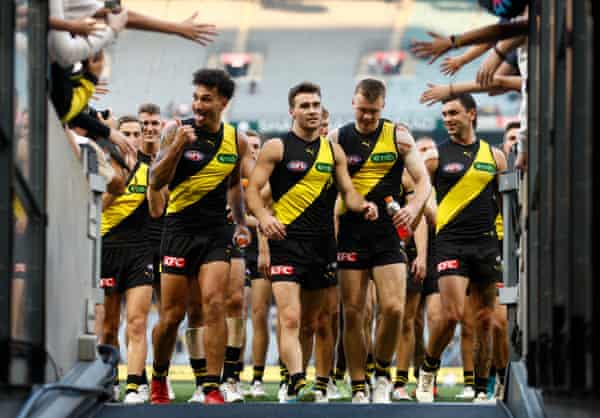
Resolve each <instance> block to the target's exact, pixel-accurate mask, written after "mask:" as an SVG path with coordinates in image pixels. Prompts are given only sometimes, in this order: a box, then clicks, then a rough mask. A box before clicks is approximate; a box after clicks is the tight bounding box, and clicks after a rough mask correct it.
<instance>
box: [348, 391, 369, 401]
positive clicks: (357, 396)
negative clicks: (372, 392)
mask: <svg viewBox="0 0 600 418" xmlns="http://www.w3.org/2000/svg"><path fill="white" fill-rule="evenodd" d="M352 403H369V397H368V396H367V394H366V393H365V392H363V391H360V392H356V393H355V394H354V396H353V397H352Z"/></svg>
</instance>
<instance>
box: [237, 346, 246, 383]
mask: <svg viewBox="0 0 600 418" xmlns="http://www.w3.org/2000/svg"><path fill="white" fill-rule="evenodd" d="M240 354H241V348H240ZM243 371H244V362H243V361H241V360H238V362H237V366H236V368H235V381H236V382H238V383H239V381H240V375H241V374H242V372H243Z"/></svg>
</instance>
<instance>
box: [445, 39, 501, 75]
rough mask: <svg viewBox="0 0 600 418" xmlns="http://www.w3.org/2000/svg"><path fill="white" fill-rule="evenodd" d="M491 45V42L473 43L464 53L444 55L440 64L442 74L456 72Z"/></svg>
mask: <svg viewBox="0 0 600 418" xmlns="http://www.w3.org/2000/svg"><path fill="white" fill-rule="evenodd" d="M492 46H494V44H493V43H491V42H489V43H483V44H478V45H473V46H472V47H470V48H469V49H467V50H466V51H465V53H464V54H461V55H458V56H456V57H446V58H445V59H444V61H443V62H442V65H441V69H442V74H445V75H454V74H456V73H457V72H458V71H459V70H460V69H461V68H462V67H463V66H465V65H466V64H468V63H470V62H471V61H473V60H474V59H477V58H479V57H480V56H482V55H483V54H485V52H486V51H487V50H488V49H490V48H491V47H492Z"/></svg>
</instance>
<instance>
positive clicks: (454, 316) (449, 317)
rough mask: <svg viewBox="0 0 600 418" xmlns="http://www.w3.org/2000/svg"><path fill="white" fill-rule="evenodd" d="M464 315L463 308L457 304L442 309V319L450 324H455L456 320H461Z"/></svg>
mask: <svg viewBox="0 0 600 418" xmlns="http://www.w3.org/2000/svg"><path fill="white" fill-rule="evenodd" d="M464 316H465V310H464V308H463V307H462V306H459V305H457V304H452V305H449V306H446V307H445V308H444V311H443V319H444V320H445V321H448V322H449V323H451V324H457V323H458V322H462V321H463V318H464Z"/></svg>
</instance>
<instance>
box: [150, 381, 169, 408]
mask: <svg viewBox="0 0 600 418" xmlns="http://www.w3.org/2000/svg"><path fill="white" fill-rule="evenodd" d="M150 385H151V386H150V402H151V403H152V404H155V405H160V404H169V403H171V401H170V400H169V387H168V386H167V379H152V382H151V384H150Z"/></svg>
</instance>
